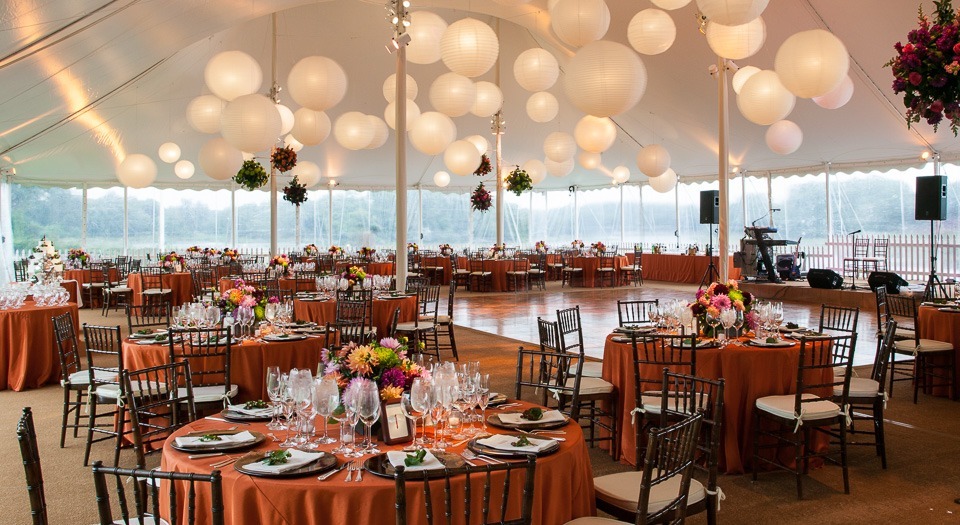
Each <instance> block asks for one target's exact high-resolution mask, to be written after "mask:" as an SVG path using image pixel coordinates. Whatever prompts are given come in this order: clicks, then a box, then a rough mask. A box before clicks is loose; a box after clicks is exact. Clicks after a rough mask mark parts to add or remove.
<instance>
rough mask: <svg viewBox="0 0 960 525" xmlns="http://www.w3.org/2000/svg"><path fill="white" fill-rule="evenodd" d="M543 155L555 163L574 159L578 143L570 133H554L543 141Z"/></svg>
mask: <svg viewBox="0 0 960 525" xmlns="http://www.w3.org/2000/svg"><path fill="white" fill-rule="evenodd" d="M543 154H544V155H546V156H547V158H548V159H550V160H552V161H554V162H563V161H565V160H569V159H572V158H573V156H574V155H576V154H577V142H576V141H575V140H574V139H573V137H572V136H570V134H569V133H564V132H562V131H554V132H553V133H551V134H549V135H547V138H546V139H545V140H544V141H543Z"/></svg>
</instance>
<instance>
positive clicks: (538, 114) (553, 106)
mask: <svg viewBox="0 0 960 525" xmlns="http://www.w3.org/2000/svg"><path fill="white" fill-rule="evenodd" d="M559 112H560V103H559V102H557V97H555V96H553V95H552V94H550V93H549V92H547V91H541V92H539V93H534V94H532V95H530V98H528V99H527V116H528V117H530V120H532V121H534V122H550V121H551V120H553V119H555V118H557V113H559Z"/></svg>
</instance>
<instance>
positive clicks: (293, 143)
mask: <svg viewBox="0 0 960 525" xmlns="http://www.w3.org/2000/svg"><path fill="white" fill-rule="evenodd" d="M311 111H312V110H311ZM283 145H284V146H285V147H287V148H290V149H292V150H293V152H294V153H296V152H298V151H300V150H302V149H303V143H302V142H300V141H299V140H297V139H295V138H294V137H293V135H287V136H286V137H284V138H283Z"/></svg>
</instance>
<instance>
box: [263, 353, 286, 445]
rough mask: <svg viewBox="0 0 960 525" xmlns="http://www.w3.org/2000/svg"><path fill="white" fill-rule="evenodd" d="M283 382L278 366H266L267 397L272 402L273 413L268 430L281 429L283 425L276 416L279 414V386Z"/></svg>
mask: <svg viewBox="0 0 960 525" xmlns="http://www.w3.org/2000/svg"><path fill="white" fill-rule="evenodd" d="M282 384H283V376H282V375H281V374H280V367H279V366H268V367H267V397H269V398H270V402H272V403H273V415H272V416H271V418H270V423H268V424H267V428H268V429H270V430H283V429H284V425H283V424H282V423H280V421H279V419H278V417H277V416H279V415H280V388H281V385H282Z"/></svg>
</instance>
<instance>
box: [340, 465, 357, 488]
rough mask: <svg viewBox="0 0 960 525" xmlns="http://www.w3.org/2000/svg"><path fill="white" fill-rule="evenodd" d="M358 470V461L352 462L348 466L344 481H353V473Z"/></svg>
mask: <svg viewBox="0 0 960 525" xmlns="http://www.w3.org/2000/svg"><path fill="white" fill-rule="evenodd" d="M355 468H356V461H351V462H350V463H348V464H347V477H346V479H344V480H343V481H345V482H347V483H349V482H351V481H353V471H354V469H355Z"/></svg>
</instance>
